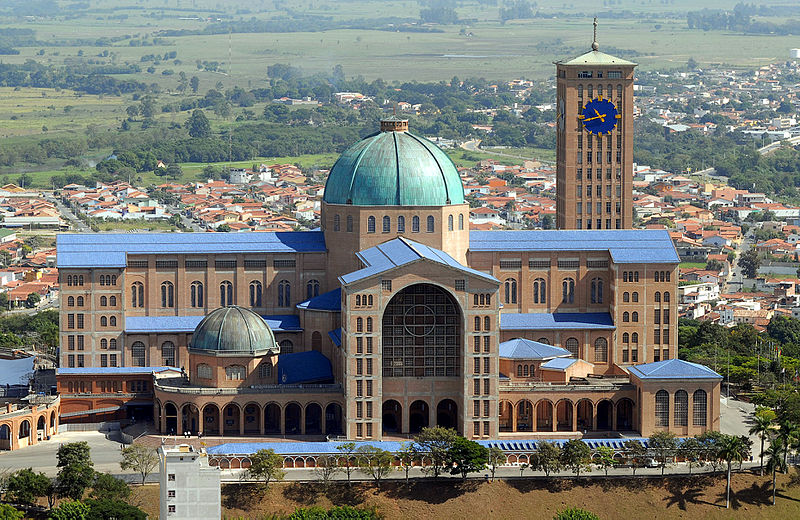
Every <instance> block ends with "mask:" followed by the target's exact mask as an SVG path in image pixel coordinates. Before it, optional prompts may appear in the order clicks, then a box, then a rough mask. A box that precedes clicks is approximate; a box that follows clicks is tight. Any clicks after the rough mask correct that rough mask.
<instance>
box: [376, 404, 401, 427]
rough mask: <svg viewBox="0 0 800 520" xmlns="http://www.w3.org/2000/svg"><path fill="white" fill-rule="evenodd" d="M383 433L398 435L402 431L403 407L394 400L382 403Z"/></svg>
mask: <svg viewBox="0 0 800 520" xmlns="http://www.w3.org/2000/svg"><path fill="white" fill-rule="evenodd" d="M381 417H382V420H383V433H400V432H402V431H403V407H402V405H401V404H400V403H398V402H397V401H395V400H394V399H389V400H388V401H385V402H384V403H383V412H382V413H381Z"/></svg>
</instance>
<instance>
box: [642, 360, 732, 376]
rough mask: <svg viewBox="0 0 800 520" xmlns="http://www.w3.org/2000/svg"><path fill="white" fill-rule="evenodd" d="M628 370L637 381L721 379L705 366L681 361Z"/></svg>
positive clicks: (661, 362)
mask: <svg viewBox="0 0 800 520" xmlns="http://www.w3.org/2000/svg"><path fill="white" fill-rule="evenodd" d="M628 370H629V371H630V373H631V374H633V375H635V376H636V377H638V378H639V379H720V380H721V379H722V376H721V375H719V374H717V373H716V372H714V371H713V370H711V369H710V368H708V367H707V366H705V365H700V364H698V363H690V362H689V361H684V360H682V359H666V360H664V361H656V362H655V363H644V364H642V365H634V366H632V367H630V368H629V369H628Z"/></svg>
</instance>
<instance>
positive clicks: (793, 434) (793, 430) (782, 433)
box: [778, 420, 800, 473]
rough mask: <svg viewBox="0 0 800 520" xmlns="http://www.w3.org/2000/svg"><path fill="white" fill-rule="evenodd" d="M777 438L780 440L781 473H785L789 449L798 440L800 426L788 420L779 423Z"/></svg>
mask: <svg viewBox="0 0 800 520" xmlns="http://www.w3.org/2000/svg"><path fill="white" fill-rule="evenodd" d="M778 437H779V438H780V440H781V444H782V449H783V473H786V471H787V470H788V467H789V466H788V465H787V463H786V459H787V457H788V456H789V449H790V448H791V447H792V445H794V444H795V443H797V442H798V438H800V425H798V424H797V423H796V422H793V421H790V420H783V421H781V423H780V429H779V430H778Z"/></svg>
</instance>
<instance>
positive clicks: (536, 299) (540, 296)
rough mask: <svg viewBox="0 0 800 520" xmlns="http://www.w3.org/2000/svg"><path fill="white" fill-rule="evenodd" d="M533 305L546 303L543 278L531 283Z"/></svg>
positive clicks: (545, 285)
mask: <svg viewBox="0 0 800 520" xmlns="http://www.w3.org/2000/svg"><path fill="white" fill-rule="evenodd" d="M533 303H547V282H545V281H544V278H537V279H536V280H534V281H533Z"/></svg>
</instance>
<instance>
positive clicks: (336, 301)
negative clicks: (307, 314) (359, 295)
mask: <svg viewBox="0 0 800 520" xmlns="http://www.w3.org/2000/svg"><path fill="white" fill-rule="evenodd" d="M297 308H298V309H305V310H309V311H341V310H342V289H341V287H340V288H338V289H334V290H332V291H328V292H326V293H324V294H320V295H319V296H314V297H313V298H311V299H310V300H306V301H304V302H300V303H298V304H297Z"/></svg>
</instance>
